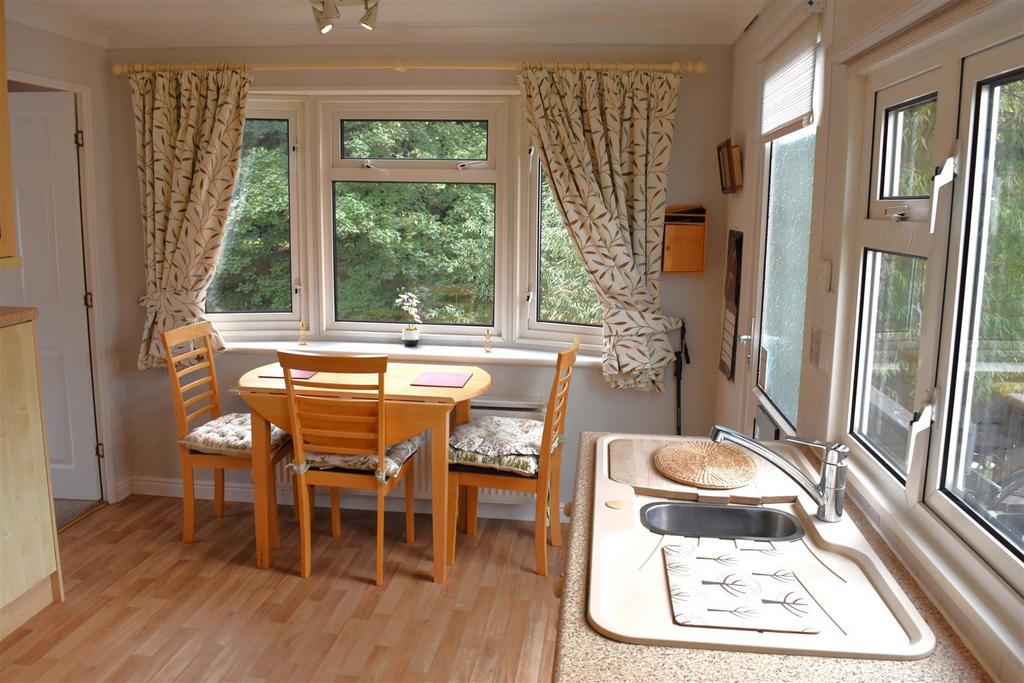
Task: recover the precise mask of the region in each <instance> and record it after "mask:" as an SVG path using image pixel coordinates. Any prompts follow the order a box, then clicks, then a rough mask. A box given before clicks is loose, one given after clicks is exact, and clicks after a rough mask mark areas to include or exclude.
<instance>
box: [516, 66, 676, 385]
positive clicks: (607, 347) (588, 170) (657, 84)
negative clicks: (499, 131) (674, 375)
mask: <svg viewBox="0 0 1024 683" xmlns="http://www.w3.org/2000/svg"><path fill="white" fill-rule="evenodd" d="M519 81H520V86H521V87H522V91H523V95H524V103H525V107H526V117H527V120H528V121H529V124H530V128H531V130H532V133H533V139H534V141H535V144H537V145H538V147H539V151H540V158H541V161H542V163H543V164H544V171H545V173H546V174H547V177H548V182H549V184H550V186H551V191H552V193H553V194H554V197H555V199H556V200H557V202H558V206H559V209H560V211H561V214H562V219H563V220H564V222H565V225H566V227H567V229H568V230H569V234H570V235H571V236H572V239H573V242H575V244H576V247H577V249H578V250H579V252H580V254H581V256H582V257H583V262H584V265H585V267H586V270H587V274H588V275H589V277H590V282H591V284H592V285H593V287H594V289H595V290H596V292H597V295H598V299H599V300H600V301H601V306H602V308H603V309H604V350H603V353H602V365H603V369H604V375H605V378H606V379H607V380H608V381H609V382H610V383H611V385H612V386H614V387H616V388H632V389H639V390H641V391H651V390H653V389H658V390H660V389H661V388H662V368H663V367H664V366H665V365H667V364H668V363H669V362H671V361H672V360H673V358H674V356H673V351H672V344H671V342H670V341H669V338H668V333H669V331H671V330H674V329H676V328H678V327H680V326H681V325H682V320H680V319H678V318H670V317H667V316H665V315H662V313H661V305H660V301H661V297H660V295H659V292H658V277H659V275H660V271H661V249H662V236H663V234H664V230H665V225H664V222H665V185H666V182H667V178H668V169H669V159H670V157H671V153H672V131H673V128H674V125H675V115H676V102H677V99H678V92H679V76H677V75H674V74H665V73H654V72H648V71H628V72H608V73H604V72H597V71H562V70H543V69H527V70H524V71H523V72H522V73H521V74H520V76H519Z"/></svg>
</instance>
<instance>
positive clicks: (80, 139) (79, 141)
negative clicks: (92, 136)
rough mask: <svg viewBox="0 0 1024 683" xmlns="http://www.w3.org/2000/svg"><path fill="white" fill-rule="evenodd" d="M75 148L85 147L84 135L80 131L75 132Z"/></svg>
mask: <svg viewBox="0 0 1024 683" xmlns="http://www.w3.org/2000/svg"><path fill="white" fill-rule="evenodd" d="M75 147H85V133H84V132H83V131H81V130H76V131H75Z"/></svg>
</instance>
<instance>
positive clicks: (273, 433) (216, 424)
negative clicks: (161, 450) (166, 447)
mask: <svg viewBox="0 0 1024 683" xmlns="http://www.w3.org/2000/svg"><path fill="white" fill-rule="evenodd" d="M290 438H291V436H290V435H289V434H288V432H286V431H284V430H283V429H281V428H280V427H275V426H274V425H270V452H271V453H273V452H274V451H276V450H277V449H278V448H280V447H281V446H283V445H284V444H285V443H287V442H288V440H289V439H290ZM179 443H180V444H181V445H182V446H184V447H185V448H187V449H189V450H190V451H193V452H196V453H207V454H209V455H230V456H234V457H239V458H242V457H249V456H250V455H252V418H251V416H250V415H249V413H227V414H226V415H221V416H220V417H215V418H213V419H212V420H210V421H209V422H207V423H206V424H202V425H199V426H198V427H196V428H195V429H193V430H192V431H191V432H189V433H188V434H187V435H186V436H185V438H184V439H182V440H181V441H179Z"/></svg>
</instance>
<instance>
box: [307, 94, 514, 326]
mask: <svg viewBox="0 0 1024 683" xmlns="http://www.w3.org/2000/svg"><path fill="white" fill-rule="evenodd" d="M318 105H319V107H318V108H319V131H320V135H319V138H320V139H319V141H318V142H319V147H320V155H321V164H320V179H319V182H318V183H317V187H318V202H319V215H320V225H321V229H320V231H319V233H320V234H319V240H318V241H319V246H320V249H319V252H320V278H319V294H320V301H319V305H318V308H317V312H318V314H319V315H318V317H319V326H318V329H317V334H318V335H320V336H322V337H324V338H327V339H337V338H342V337H343V338H345V339H354V338H356V339H361V340H365V341H389V342H390V341H393V340H394V339H395V338H396V335H397V334H399V333H400V332H401V330H402V328H403V327H404V326H405V323H386V322H352V321H337V320H335V318H334V311H335V305H334V264H333V259H334V244H333V234H332V233H333V216H332V211H333V201H332V198H333V191H334V188H333V185H334V182H336V181H362V182H380V181H382V180H386V181H390V182H449V183H454V182H461V183H485V184H492V185H494V187H495V207H494V209H495V211H494V218H495V226H494V276H495V277H494V280H495V281H494V319H493V321H492V325H490V326H483V325H481V326H473V325H434V324H421V325H419V327H420V329H421V330H422V332H423V334H424V335H430V336H432V337H436V336H443V337H445V338H446V339H447V340H448V341H450V342H455V343H458V342H465V343H473V344H478V343H480V340H481V338H482V337H483V336H484V335H485V333H486V331H487V330H490V331H491V335H492V337H493V338H495V339H499V340H506V341H507V340H509V331H510V326H509V324H508V320H507V319H506V318H507V317H508V315H507V312H508V310H509V308H510V306H509V302H508V277H509V270H508V265H507V264H508V263H509V261H510V253H509V249H510V246H511V244H510V236H511V235H512V233H513V230H512V228H511V226H512V225H513V220H514V213H513V212H514V202H513V199H512V198H513V197H514V194H515V192H514V186H513V183H512V182H511V179H512V178H513V174H512V173H510V172H509V167H510V166H511V165H512V163H513V161H514V158H513V152H514V149H513V148H512V146H511V144H510V135H509V125H508V124H509V113H510V110H511V107H512V98H511V97H501V96H479V97H476V96H459V97H455V96H429V95H418V96H395V95H380V96H351V97H326V98H321V99H320V100H319V103H318ZM343 119H386V120H416V119H421V120H430V119H438V120H473V121H479V120H486V121H487V122H488V128H487V140H488V143H487V144H488V149H487V161H486V162H483V163H481V162H470V163H469V164H467V165H466V166H465V167H464V168H462V169H460V168H459V165H460V162H458V161H449V160H440V161H433V160H406V159H373V160H371V161H370V164H369V166H367V165H366V164H365V163H364V161H363V160H358V159H342V157H341V121H342V120H343Z"/></svg>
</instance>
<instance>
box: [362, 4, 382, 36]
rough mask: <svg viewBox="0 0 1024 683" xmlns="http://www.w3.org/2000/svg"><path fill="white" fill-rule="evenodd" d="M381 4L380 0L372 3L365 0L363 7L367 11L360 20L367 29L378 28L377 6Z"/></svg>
mask: <svg viewBox="0 0 1024 683" xmlns="http://www.w3.org/2000/svg"><path fill="white" fill-rule="evenodd" d="M379 5H380V0H374V3H373V4H372V5H371V4H370V0H363V7H364V8H365V9H366V11H365V12H363V18H362V19H360V20H359V25H360V26H362V27H363V28H365V29H366V30H367V31H372V30H373V29H375V28H377V7H378V6H379Z"/></svg>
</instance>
